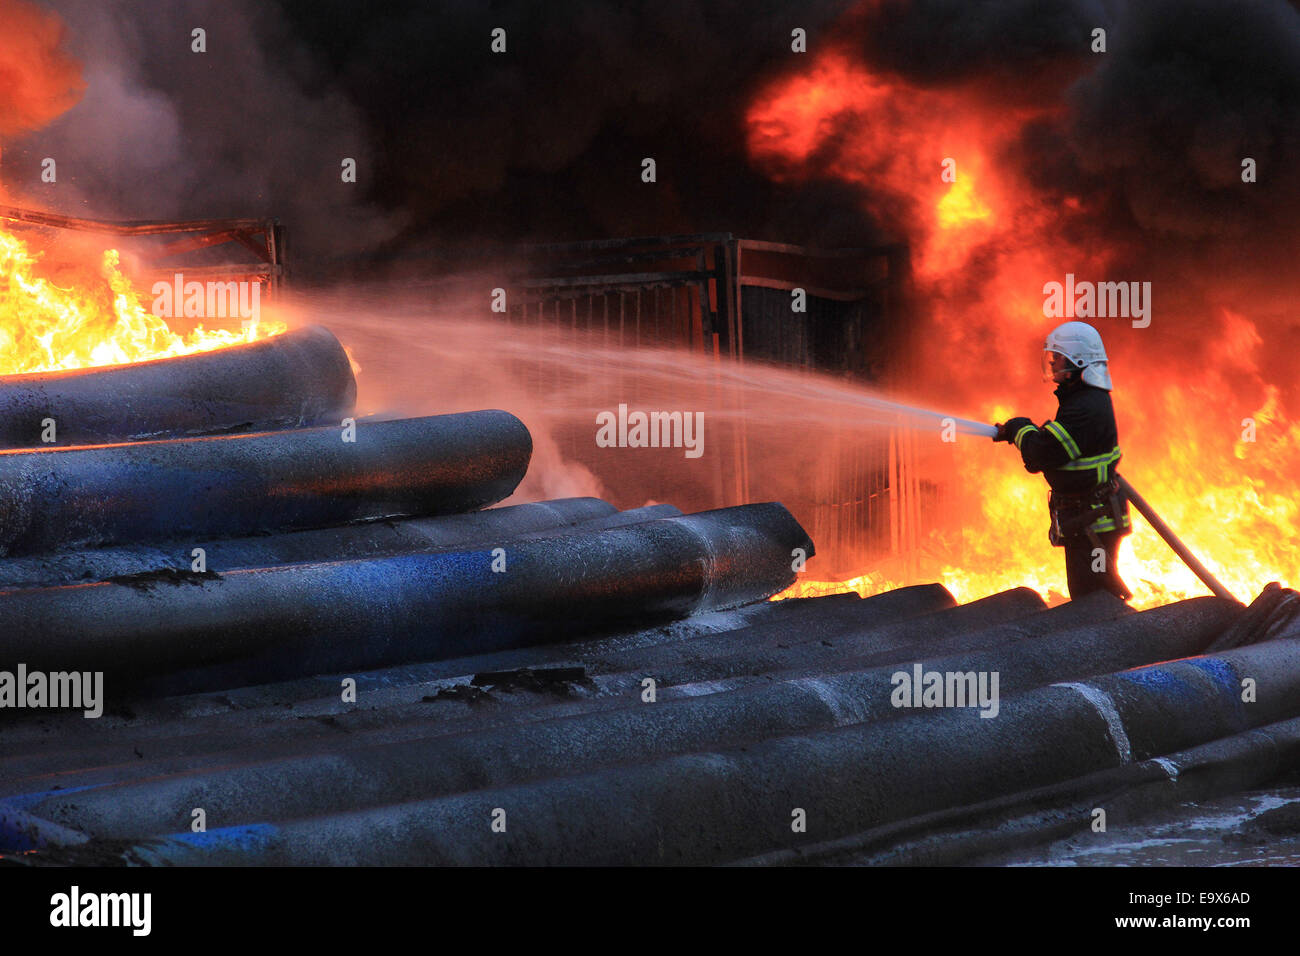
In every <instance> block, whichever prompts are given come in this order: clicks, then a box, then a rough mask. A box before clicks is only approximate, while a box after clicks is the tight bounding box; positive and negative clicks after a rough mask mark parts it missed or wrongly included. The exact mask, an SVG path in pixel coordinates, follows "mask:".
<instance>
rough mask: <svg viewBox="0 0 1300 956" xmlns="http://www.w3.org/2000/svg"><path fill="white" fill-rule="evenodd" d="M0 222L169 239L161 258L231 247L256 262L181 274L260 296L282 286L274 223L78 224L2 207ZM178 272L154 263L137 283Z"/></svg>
mask: <svg viewBox="0 0 1300 956" xmlns="http://www.w3.org/2000/svg"><path fill="white" fill-rule="evenodd" d="M0 220H4V221H7V222H10V223H17V224H22V225H27V226H33V227H42V228H47V229H67V230H72V231H75V232H92V233H99V234H101V235H107V236H123V237H130V238H143V237H151V236H160V237H165V236H171V237H174V238H172V239H171V240H170V241H168V242H166V243H164V244H163V245H161V246H160V247H159V248H158V249H156V250H155V256H156V257H157V258H158V259H163V258H167V257H171V256H176V255H181V254H183V253H186V252H193V251H195V250H198V249H206V248H209V247H212V246H219V245H224V244H226V243H232V242H233V243H235V244H236V245H237V246H239V247H240V248H242V249H244V250H246V251H247V252H249V253H251V254H252V255H253V256H254V257H255V259H256V260H257V261H256V262H252V263H249V262H229V263H218V264H215V265H194V266H185V267H184V269H183V271H184V272H185V274H186V275H187V276H190V277H192V278H195V279H218V278H219V279H226V280H242V281H248V282H260V283H262V288H263V290H264V292H265V293H266V294H268V295H274V294H275V293H276V292H278V291H279V290H280V288H281V286H282V285H283V282H284V275H285V272H284V244H285V236H284V227H283V226H282V225H280V220H278V219H196V220H188V221H185V220H178V221H171V220H136V221H130V222H113V221H109V220H103V219H78V218H75V217H73V216H61V215H58V214H57V213H49V212H40V211H38V210H35V209H22V208H20V207H18V206H5V205H0ZM178 268H180V267H178V266H177V267H173V266H166V265H162V264H156V265H155V266H154V268H152V269H149V270H147V271H146V272H145V273H144V274H141V275H140V276H138V277H133V278H139V279H141V280H144V279H154V278H162V277H170V275H171V274H172V273H173V272H175V271H177V270H178Z"/></svg>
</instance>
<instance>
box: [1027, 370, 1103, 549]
mask: <svg viewBox="0 0 1300 956" xmlns="http://www.w3.org/2000/svg"><path fill="white" fill-rule="evenodd" d="M1056 398H1057V401H1058V402H1059V403H1060V406H1059V408H1057V411H1056V418H1055V419H1054V420H1052V421H1049V422H1045V423H1044V424H1043V425H1042V426H1038V425H1035V424H1034V423H1033V422H1031V421H1030V420H1029V419H1027V418H1015V419H1012V420H1011V421H1009V422H1007V423H1006V425H1005V426H1004V428H1005V430H1006V434H1007V437H1008V438H1010V439H1011V441H1013V442H1014V443H1015V445H1016V447H1017V448H1019V449H1020V457H1021V458H1022V459H1023V460H1024V463H1025V468H1026V469H1027V470H1028V471H1031V472H1035V473H1037V472H1042V474H1043V477H1044V478H1046V479H1047V484H1048V485H1049V486H1050V487H1051V489H1052V491H1053V492H1055V493H1057V495H1058V496H1060V495H1064V496H1067V497H1068V496H1074V495H1086V494H1089V493H1091V492H1092V491H1094V489H1097V488H1098V486H1101V485H1106V484H1109V483H1110V481H1111V479H1112V478H1113V477H1114V474H1115V470H1116V468H1117V466H1118V464H1119V459H1120V448H1119V433H1118V431H1117V429H1116V427H1115V409H1114V406H1113V405H1112V404H1111V400H1110V392H1108V391H1106V390H1105V389H1103V388H1097V387H1095V386H1093V385H1088V384H1085V383H1084V382H1082V381H1081V380H1079V379H1078V378H1075V379H1074V380H1072V381H1069V382H1064V383H1062V384H1060V385H1058V386H1057V388H1056ZM1124 511H1125V514H1124V515H1123V517H1122V519H1121V520H1120V521H1119V522H1118V523H1116V524H1118V527H1119V528H1127V527H1128V526H1129V522H1128V515H1127V513H1126V512H1127V508H1125V509H1124ZM1093 527H1094V529H1095V530H1101V529H1102V527H1109V528H1115V527H1116V525H1115V524H1112V523H1111V522H1110V521H1109V520H1108V521H1105V522H1099V523H1098V524H1097V525H1094V526H1093Z"/></svg>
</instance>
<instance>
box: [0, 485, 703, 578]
mask: <svg viewBox="0 0 1300 956" xmlns="http://www.w3.org/2000/svg"><path fill="white" fill-rule="evenodd" d="M674 510H675V509H674ZM678 513H679V514H680V512H678ZM636 520H644V519H643V518H642V516H641V515H640V514H638V515H637V516H635V517H632V516H631V513H630V512H620V511H617V510H616V509H615V508H614V506H613V505H611V504H608V503H607V502H604V501H601V500H600V499H599V498H561V499H559V500H556V501H538V502H530V503H527V504H522V505H510V506H508V507H505V508H489V509H488V510H486V511H472V512H469V513H468V514H454V515H442V516H439V517H436V518H394V519H390V520H383V521H363V522H358V523H356V524H348V525H342V526H339V527H333V528H313V529H311V530H309V531H290V532H285V533H283V534H270V535H258V536H256V537H251V538H226V539H222V540H217V541H209V542H206V543H205V544H204V545H203V550H204V565H205V568H206V570H208V571H215V572H225V571H233V570H235V569H236V568H265V567H274V566H275V565H279V564H307V563H311V562H316V561H346V560H348V559H351V558H366V557H378V556H381V555H393V554H409V553H410V552H413V551H434V550H438V549H441V548H455V547H462V546H464V545H472V544H475V543H477V542H479V541H504V540H508V539H513V538H518V537H522V536H524V535H530V534H556V533H558V532H559V531H560V530H562V529H569V528H587V527H588V524H589V523H594V524H598V525H599V526H600V527H604V526H605V524H604V523H605V522H611V521H617V522H618V523H624V522H626V523H631V522H633V521H636ZM193 547H194V542H193V540H190V541H178V542H174V543H173V544H171V545H167V544H156V543H149V544H134V545H122V546H119V547H115V548H84V549H81V550H77V551H56V552H51V553H43V554H33V555H26V556H24V557H19V558H0V590H6V591H7V590H13V589H15V588H40V587H58V586H59V585H63V584H84V583H88V582H95V581H107V580H109V579H125V578H129V577H131V576H137V577H139V578H140V579H141V581H144V580H147V578H148V576H149V575H158V573H159V572H168V571H170V572H174V573H176V574H182V575H183V574H186V573H188V572H190V571H192V570H193V564H194V557H193V555H192V554H191V551H192V549H193Z"/></svg>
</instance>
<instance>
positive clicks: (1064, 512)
mask: <svg viewBox="0 0 1300 956" xmlns="http://www.w3.org/2000/svg"><path fill="white" fill-rule="evenodd" d="M1043 380H1044V381H1054V382H1056V398H1057V401H1058V402H1059V407H1058V408H1057V410H1056V418H1055V420H1053V421H1049V422H1046V423H1045V424H1043V425H1042V426H1039V425H1035V424H1034V423H1033V422H1032V421H1030V420H1029V419H1028V418H1012V419H1010V420H1008V421H1006V422H1003V423H1002V424H1000V425H998V426H997V434H996V435H994V437H993V440H994V441H1005V442H1013V443H1014V444H1015V446H1016V447H1017V448H1018V449H1020V457H1021V458H1022V459H1024V463H1025V468H1026V470H1028V471H1030V472H1034V473H1037V472H1042V475H1043V477H1044V478H1046V479H1047V484H1048V487H1049V488H1050V490H1051V493H1050V496H1049V498H1048V510H1049V511H1050V513H1051V518H1052V525H1051V529H1050V531H1049V533H1048V536H1049V539H1050V540H1051V542H1052V544H1053V545H1055V546H1057V547H1063V548H1065V577H1066V583H1067V584H1068V585H1069V588H1070V597H1071V599H1076V600H1077V599H1078V598H1081V597H1083V596H1084V595H1085V594H1089V593H1091V592H1093V591H1098V590H1103V589H1104V590H1107V591H1110V592H1111V593H1112V594H1114V595H1115V596H1117V597H1119V598H1122V599H1123V600H1128V599H1129V598H1130V597H1131V596H1132V595H1131V594H1130V592H1129V590H1128V588H1126V587H1125V586H1124V582H1123V581H1122V580H1121V579H1120V576H1119V571H1118V569H1117V568H1116V566H1115V560H1116V558H1117V557H1118V553H1119V543H1120V540H1121V539H1122V538H1123V537H1124V536H1125V535H1126V534H1128V533H1129V532H1130V531H1131V530H1132V525H1131V523H1130V521H1129V515H1128V501H1127V500H1126V499H1125V498H1124V496H1123V495H1122V494H1121V493H1120V490H1119V483H1118V481H1117V480H1116V478H1115V470H1116V468H1117V467H1118V465H1119V459H1120V448H1119V435H1118V432H1117V431H1116V428H1115V410H1114V408H1113V407H1112V405H1111V401H1110V388H1111V384H1110V371H1109V370H1108V368H1107V360H1106V350H1105V348H1104V347H1103V346H1102V343H1101V336H1100V335H1099V334H1098V333H1097V330H1096V329H1094V328H1093V327H1092V326H1091V325H1088V324H1087V323H1086V322H1066V323H1064V324H1062V325H1059V326H1057V327H1056V328H1055V329H1053V330H1052V332H1051V334H1050V335H1048V336H1047V341H1046V343H1045V344H1044V346H1043Z"/></svg>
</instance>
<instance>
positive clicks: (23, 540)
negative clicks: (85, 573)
mask: <svg viewBox="0 0 1300 956" xmlns="http://www.w3.org/2000/svg"><path fill="white" fill-rule="evenodd" d="M346 437H349V436H348V435H347V433H346V432H344V431H342V430H340V429H339V428H311V429H302V430H297V431H288V432H259V433H258V434H255V435H235V436H223V437H212V438H188V439H176V440H171V441H156V442H140V443H136V444H128V445H97V446H90V447H85V448H52V449H42V450H39V451H7V452H0V554H5V555H22V554H33V553H37V552H42V551H50V550H54V549H56V548H66V547H75V546H97V545H108V544H120V543H125V542H135V541H156V540H176V539H178V538H180V539H186V538H189V539H192V540H193V541H194V542H195V543H197V542H199V541H200V540H202V539H205V538H215V537H235V536H238V535H250V534H257V533H261V532H267V531H287V530H294V529H299V528H310V527H321V526H325V525H332V524H342V523H344V522H347V521H355V520H361V519H367V518H380V517H387V516H392V515H410V514H421V515H438V514H450V513H454V512H460V511H473V510H474V509H476V508H482V507H484V506H485V505H489V504H493V503H495V502H497V501H500V500H501V499H503V498H505V497H506V496H508V495H509V494H510V493H511V492H513V491H514V490H515V487H516V486H517V485H518V484H519V482H520V481H521V480H522V479H523V476H524V472H525V471H526V470H527V468H528V460H529V457H530V456H531V454H532V439H531V437H530V436H529V434H528V429H527V428H525V427H524V424H523V422H521V421H520V420H519V419H517V418H515V416H513V415H511V414H510V413H509V412H502V411H482V412H466V413H464V414H459V415H435V416H432V417H428V418H408V419H402V420H399V421H382V422H363V423H361V424H359V425H357V426H356V433H355V436H354V437H355V441H345V440H344V439H345V438H346Z"/></svg>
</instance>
